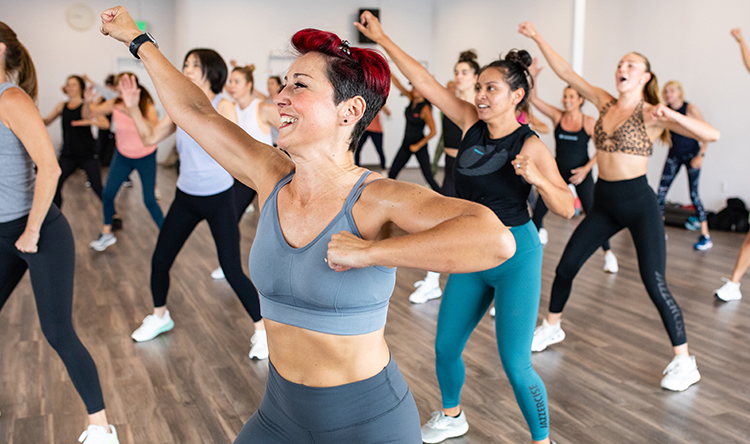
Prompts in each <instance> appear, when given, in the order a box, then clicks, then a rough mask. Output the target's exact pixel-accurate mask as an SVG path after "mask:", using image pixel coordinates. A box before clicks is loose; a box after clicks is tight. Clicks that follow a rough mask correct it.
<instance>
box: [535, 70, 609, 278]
mask: <svg viewBox="0 0 750 444" xmlns="http://www.w3.org/2000/svg"><path fill="white" fill-rule="evenodd" d="M531 68H532V70H531V74H532V75H533V76H534V79H535V80H536V77H537V76H538V74H539V71H540V69H541V68H540V67H538V66H536V64H534V65H532V67H531ZM529 98H530V100H531V103H532V104H533V105H534V106H535V107H536V108H537V109H538V110H539V111H541V113H542V114H544V115H545V116H547V117H549V118H550V119H551V120H552V123H553V124H554V125H555V157H556V160H557V168H558V170H559V171H560V175H561V176H562V178H563V179H564V180H565V182H568V183H571V184H573V185H575V187H576V193H577V194H578V198H579V199H580V201H581V206H582V207H583V211H584V212H585V213H586V215H587V216H588V215H589V214H590V213H591V210H592V209H593V208H594V179H593V177H592V175H591V169H592V168H593V167H594V165H595V164H596V153H595V154H594V155H593V156H592V157H591V159H589V139H591V134H592V133H593V132H594V124H595V123H596V121H595V120H594V118H593V117H591V116H587V115H585V114H583V113H582V112H581V107H583V103H584V102H585V100H584V99H583V97H581V95H580V94H578V92H577V91H576V90H575V89H573V88H571V87H570V86H568V87H566V88H565V90H564V91H563V99H562V103H563V109H559V108H556V107H554V106H552V105H550V104H548V103H547V102H545V101H543V100H542V99H540V98H539V96H537V94H536V88H534V89H532V90H531V94H530V95H529ZM563 125H565V126H567V127H568V128H576V127H578V125H580V128H579V129H578V130H577V131H568V130H566V129H565V128H563ZM545 214H547V205H546V204H545V203H544V200H543V199H538V200H537V201H536V206H535V207H534V217H533V220H534V225H536V228H537V229H538V230H539V240H540V241H541V242H542V244H543V245H546V244H547V241H548V240H549V235H548V234H547V230H546V229H545V228H544V226H543V220H544V215H545ZM602 249H603V250H604V271H606V272H608V273H617V271H618V270H619V266H618V264H617V257H615V255H614V253H612V251H611V250H610V248H609V240H607V241H605V242H604V243H603V244H602Z"/></svg>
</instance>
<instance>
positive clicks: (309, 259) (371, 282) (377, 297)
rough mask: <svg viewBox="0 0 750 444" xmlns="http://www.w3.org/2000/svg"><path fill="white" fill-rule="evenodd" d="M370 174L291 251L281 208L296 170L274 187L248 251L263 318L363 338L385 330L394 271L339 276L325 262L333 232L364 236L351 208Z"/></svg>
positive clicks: (376, 268)
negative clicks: (304, 242) (280, 201)
mask: <svg viewBox="0 0 750 444" xmlns="http://www.w3.org/2000/svg"><path fill="white" fill-rule="evenodd" d="M369 174H370V172H369V171H368V172H366V173H364V174H363V175H362V177H360V179H359V181H357V184H356V185H354V188H352V191H351V192H350V193H349V196H348V197H347V198H346V201H345V202H344V207H343V208H342V209H341V211H340V212H339V213H338V214H337V215H336V217H334V218H333V220H332V221H331V222H330V223H329V224H328V226H327V227H326V228H325V229H324V230H323V231H322V232H321V233H320V234H318V236H317V237H316V238H315V239H313V240H312V241H311V242H310V243H309V244H307V245H305V246H304V247H301V248H293V247H292V246H290V245H289V244H288V243H287V241H286V239H284V234H283V233H282V232H281V226H280V224H279V215H278V206H277V198H278V194H279V190H280V189H281V188H282V187H283V186H284V185H286V184H288V183H289V182H290V181H291V180H292V177H294V172H291V173H289V174H288V175H287V176H286V177H284V178H283V179H281V180H280V181H279V183H277V184H276V187H274V189H273V192H271V194H270V195H269V196H268V199H267V200H266V203H265V204H264V206H263V211H261V213H260V218H259V219H258V229H257V231H256V233H255V240H254V241H253V246H252V248H251V250H250V263H249V268H250V277H251V279H252V280H253V283H255V286H256V288H257V289H258V293H259V296H260V310H261V313H262V314H263V317H264V318H267V319H270V320H272V321H276V322H281V323H284V324H288V325H294V326H295V327H300V328H304V329H307V330H313V331H318V332H322V333H329V334H334V335H361V334H365V333H370V332H373V331H376V330H379V329H381V328H383V326H384V325H385V320H386V316H387V314H388V300H389V299H390V297H391V294H392V293H393V288H394V287H395V285H396V269H395V268H387V267H381V266H372V267H367V268H352V269H349V270H347V271H341V272H336V271H333V270H332V269H331V268H330V267H329V266H328V263H326V261H325V259H326V256H327V255H328V242H330V240H331V236H332V235H333V234H336V233H338V232H340V231H342V230H343V231H348V232H350V233H352V234H354V235H356V236H360V234H359V230H358V229H357V225H356V224H355V223H354V219H353V218H352V207H353V206H354V203H355V202H356V201H357V199H359V196H360V195H361V194H362V190H363V189H364V188H365V186H367V185H369V184H367V185H364V186H363V185H362V184H363V183H364V181H365V179H366V178H367V176H368V175H369ZM370 183H372V182H370ZM360 237H361V236H360Z"/></svg>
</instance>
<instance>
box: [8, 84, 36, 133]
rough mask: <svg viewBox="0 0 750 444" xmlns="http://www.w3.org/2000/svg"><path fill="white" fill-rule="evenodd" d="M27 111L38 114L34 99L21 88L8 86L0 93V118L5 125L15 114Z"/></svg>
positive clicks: (23, 113) (19, 114) (18, 114)
mask: <svg viewBox="0 0 750 444" xmlns="http://www.w3.org/2000/svg"><path fill="white" fill-rule="evenodd" d="M29 112H34V113H36V114H39V110H37V108H36V105H35V104H34V101H33V100H31V97H29V95H28V94H26V91H24V90H22V89H21V88H8V89H6V90H5V91H3V93H2V95H0V119H2V122H3V124H4V125H5V126H9V125H8V123H9V122H10V121H11V120H14V118H15V117H16V116H21V115H25V114H26V113H29Z"/></svg>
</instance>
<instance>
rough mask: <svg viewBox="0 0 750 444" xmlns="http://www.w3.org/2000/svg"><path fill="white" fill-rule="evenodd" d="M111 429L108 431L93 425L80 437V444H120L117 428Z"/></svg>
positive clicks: (111, 427) (112, 427)
mask: <svg viewBox="0 0 750 444" xmlns="http://www.w3.org/2000/svg"><path fill="white" fill-rule="evenodd" d="M109 429H110V430H109V431H107V429H105V428H104V427H102V426H98V425H93V424H92V425H90V426H89V427H88V428H87V429H86V430H84V431H83V433H81V436H79V437H78V442H82V443H85V444H120V440H119V439H117V430H115V426H113V425H110V426H109Z"/></svg>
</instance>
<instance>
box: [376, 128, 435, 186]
mask: <svg viewBox="0 0 750 444" xmlns="http://www.w3.org/2000/svg"><path fill="white" fill-rule="evenodd" d="M409 146H411V144H410V143H407V141H406V140H404V144H403V145H401V148H399V150H398V153H396V157H395V158H394V159H393V163H392V164H391V170H390V171H389V172H388V177H389V178H391V179H395V178H396V177H398V173H400V172H401V169H402V168H403V167H404V166H405V165H406V162H408V161H409V159H410V158H411V155H412V154H414V155H416V156H417V160H418V161H419V167H420V169H421V170H422V175H423V176H424V178H425V180H427V183H428V184H429V185H430V188H432V189H433V190H435V191H437V192H438V193H439V192H440V186H439V185H438V184H437V182H435V178H434V177H432V165H430V155H429V154H428V153H427V145H425V146H423V147H422V148H420V149H419V151H417V152H416V153H412V152H411V150H410V149H409Z"/></svg>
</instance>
